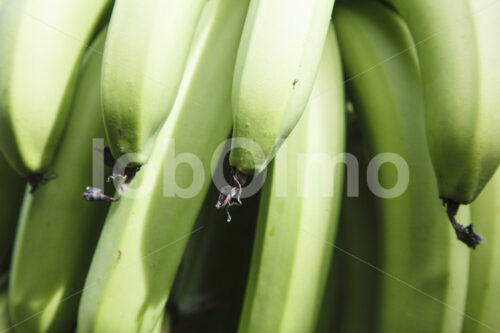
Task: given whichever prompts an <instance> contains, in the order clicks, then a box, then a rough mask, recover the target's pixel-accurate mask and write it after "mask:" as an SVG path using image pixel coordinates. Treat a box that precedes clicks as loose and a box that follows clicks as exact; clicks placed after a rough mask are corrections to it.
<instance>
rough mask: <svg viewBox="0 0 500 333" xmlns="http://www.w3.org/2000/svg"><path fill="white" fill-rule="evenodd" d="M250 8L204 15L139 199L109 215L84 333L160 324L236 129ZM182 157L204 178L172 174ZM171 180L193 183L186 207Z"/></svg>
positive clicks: (90, 281) (226, 1) (212, 4)
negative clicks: (234, 98)
mask: <svg viewBox="0 0 500 333" xmlns="http://www.w3.org/2000/svg"><path fill="white" fill-rule="evenodd" d="M247 7H248V2H247V1H233V0H212V1H209V2H208V3H207V5H206V7H205V8H204V10H203V14H202V18H201V26H200V27H199V29H198V31H197V33H196V37H195V42H194V44H193V45H194V46H193V49H192V50H191V53H190V56H189V58H188V63H187V67H186V71H185V74H184V78H183V80H182V82H181V86H180V88H179V93H178V97H177V100H176V102H175V104H174V107H173V109H172V111H171V113H170V115H169V116H168V118H167V121H166V122H165V124H164V125H163V127H162V129H161V130H160V133H159V134H158V136H157V140H156V143H155V145H154V147H153V150H152V153H151V156H150V159H149V160H148V163H147V164H145V165H144V166H143V168H144V170H143V171H142V172H140V173H138V174H137V176H136V177H135V178H134V180H133V182H132V183H131V186H134V187H135V188H136V191H137V193H136V195H135V196H134V198H132V197H131V196H130V193H129V195H124V197H122V199H121V200H120V201H119V202H117V203H115V204H113V206H112V207H111V210H110V212H109V214H108V217H107V220H106V224H105V226H104V229H103V232H102V233H101V237H100V240H99V244H98V247H97V250H96V253H95V255H94V259H93V261H92V265H91V268H90V271H89V274H88V276H87V281H86V287H85V290H84V292H83V296H82V302H81V304H80V310H79V317H78V326H77V331H78V332H79V333H84V332H94V333H98V332H106V333H107V332H124V333H125V332H149V331H150V330H151V329H152V328H153V327H154V326H155V324H156V323H157V321H158V320H159V318H160V317H161V316H163V312H164V311H163V310H164V307H165V303H166V301H167V297H168V296H169V293H170V289H171V286H172V283H173V280H174V277H175V274H176V271H177V269H178V266H179V264H180V261H181V259H182V254H183V252H184V249H185V246H186V243H187V238H188V236H189V235H190V233H192V232H193V231H192V227H193V224H194V222H195V220H196V216H197V213H198V211H199V209H200V207H201V205H202V203H203V199H204V198H205V194H206V191H207V190H208V186H209V183H210V178H211V177H210V176H211V172H210V160H211V158H212V155H213V154H214V151H215V150H216V148H217V147H218V145H220V144H221V142H222V143H223V142H224V141H225V140H226V139H227V137H228V136H229V132H230V129H231V112H230V93H231V83H232V77H233V70H234V62H235V59H236V53H237V46H238V43H239V40H240V37H241V31H242V30H243V24H244V18H245V15H246V12H247ZM214 82H217V84H214ZM181 153H189V154H190V155H191V154H192V155H194V156H196V157H197V158H198V159H199V160H200V161H201V165H199V166H200V170H191V168H190V167H189V166H186V165H183V166H182V167H181V166H179V167H178V168H177V170H171V169H169V168H172V167H175V166H173V163H171V162H172V160H171V159H169V158H167V157H169V156H176V155H178V154H181ZM164 168H166V170H164ZM169 170H170V171H169ZM197 171H198V172H199V173H201V172H202V171H203V172H204V177H203V179H200V174H199V173H198V172H197ZM172 174H175V180H176V181H177V182H176V183H177V184H179V185H178V186H181V187H182V188H187V187H192V185H193V183H195V182H196V183H197V184H198V185H199V187H198V188H197V189H196V191H195V190H194V189H193V190H192V192H196V193H190V194H192V195H189V194H187V196H189V197H190V198H189V199H188V198H184V197H182V196H183V195H184V194H182V195H177V194H175V193H170V194H169V193H167V192H166V191H171V188H170V187H169V186H170V183H169V182H168V181H166V180H165V176H164V175H167V176H168V175H172ZM129 190H130V188H129ZM127 192H128V191H127ZM127 192H125V193H127ZM195 231H196V230H195ZM124 290H128V291H127V292H125V293H124V292H123V291H124Z"/></svg>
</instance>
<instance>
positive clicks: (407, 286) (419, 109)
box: [334, 1, 470, 333]
mask: <svg viewBox="0 0 500 333" xmlns="http://www.w3.org/2000/svg"><path fill="white" fill-rule="evenodd" d="M334 18H335V19H334V23H335V27H336V28H337V34H338V36H339V44H340V49H341V51H342V59H343V63H344V69H345V72H346V74H347V80H348V82H349V84H348V91H349V94H350V96H351V98H352V101H353V104H354V107H355V110H356V111H357V113H358V115H359V117H360V121H361V124H362V127H363V135H364V138H365V139H366V142H368V143H369V144H370V149H371V152H372V157H374V160H372V161H370V164H372V163H373V165H374V166H376V167H377V168H375V169H374V170H376V171H378V172H377V173H375V174H372V175H371V176H370V174H368V181H369V182H376V181H377V180H378V182H379V185H380V186H381V187H380V188H377V187H374V186H371V187H370V189H371V190H372V192H373V193H374V195H375V194H377V195H378V198H377V209H378V211H379V212H380V213H379V218H380V221H381V225H380V237H381V238H380V239H381V241H380V248H379V258H380V260H379V266H378V267H379V268H380V270H381V271H382V272H383V275H381V277H380V285H379V292H378V297H377V299H378V306H377V309H379V311H378V313H377V319H376V322H377V324H378V327H377V331H380V332H447V333H448V332H459V331H460V329H461V323H462V312H463V310H464V308H465V296H466V290H467V288H466V287H467V276H468V264H469V251H468V250H467V248H465V247H464V246H462V245H461V244H459V243H458V242H456V241H455V240H454V235H453V233H452V232H451V231H450V230H449V228H448V227H447V225H446V223H445V222H446V216H445V214H444V213H443V211H442V207H440V204H439V202H438V201H436V200H435V198H436V196H437V195H438V187H437V184H436V180H435V177H434V173H433V170H432V163H431V161H430V158H429V155H428V152H427V148H426V145H425V143H426V138H425V124H424V123H425V121H424V98H423V93H422V88H421V81H420V75H419V72H418V61H417V55H416V53H415V52H414V50H413V49H411V45H413V41H412V38H411V35H410V33H409V31H408V28H407V27H406V25H405V23H404V22H403V20H402V19H400V17H399V16H398V15H397V14H396V13H394V12H393V11H391V10H390V9H388V8H386V7H385V6H383V5H381V4H379V3H377V2H370V1H346V2H342V3H338V6H336V8H335V11H334ZM403 50H406V52H402V51H403ZM382 153H390V154H391V155H390V156H391V159H390V160H388V161H392V162H393V163H391V164H393V165H391V164H388V165H385V163H382V162H381V161H382V160H381V159H380V158H381V157H380V156H383V155H378V154H382ZM394 166H396V167H397V168H395V167H394ZM406 168H407V169H406ZM405 169H406V170H407V171H408V173H407V176H408V178H407V180H408V183H407V185H408V186H407V187H405V182H404V178H405V176H404V174H405V171H404V170H405ZM377 175H378V177H377ZM401 179H403V182H401ZM398 184H400V185H398ZM369 185H370V183H369ZM393 188H399V189H398V190H397V192H396V191H395V192H393V193H389V192H388V191H390V189H393ZM374 189H375V190H376V192H374ZM389 195H390V196H389ZM459 216H460V217H462V218H463V219H464V220H469V219H470V212H469V210H468V207H465V208H463V209H462V210H461V211H460V214H459ZM440 302H442V303H440ZM443 304H445V305H443Z"/></svg>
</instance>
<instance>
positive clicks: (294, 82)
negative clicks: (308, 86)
mask: <svg viewBox="0 0 500 333" xmlns="http://www.w3.org/2000/svg"><path fill="white" fill-rule="evenodd" d="M298 82H299V80H297V79H295V80H293V83H292V85H293V87H294V88H295V85H296V84H297V83H298Z"/></svg>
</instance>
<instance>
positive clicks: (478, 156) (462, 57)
mask: <svg viewBox="0 0 500 333" xmlns="http://www.w3.org/2000/svg"><path fill="white" fill-rule="evenodd" d="M387 1H388V2H389V3H390V4H391V5H392V6H394V8H395V9H396V10H397V11H398V13H399V14H401V16H402V17H403V18H404V19H405V21H406V22H407V24H408V28H409V30H410V33H411V34H412V36H413V39H414V44H415V46H416V49H417V53H418V58H419V61H420V72H421V75H422V82H423V87H424V96H425V118H426V132H427V140H428V147H429V151H430V154H431V158H432V163H433V166H434V171H435V173H436V179H437V182H438V186H439V196H440V198H442V199H443V200H444V202H445V203H446V204H447V205H448V215H449V216H450V220H451V221H452V223H453V224H454V228H455V230H456V233H457V237H458V238H459V239H460V240H462V241H463V242H465V243H466V244H467V245H468V246H470V247H475V246H476V245H477V244H479V242H480V241H481V238H480V237H478V236H477V235H475V234H474V231H473V230H472V226H469V227H468V228H464V227H462V226H458V225H456V222H455V221H454V215H455V214H456V211H457V210H458V205H463V204H469V203H471V202H472V201H473V200H474V199H475V198H476V197H477V195H478V194H479V193H480V192H481V190H482V189H483V187H484V186H485V185H486V183H487V182H488V180H489V179H490V178H491V177H492V176H493V174H494V172H495V170H496V169H497V167H498V165H499V164H500V144H499V143H498V137H497V135H498V132H499V131H500V113H499V112H498V110H499V108H500V95H499V94H498V91H500V80H499V79H498V78H499V77H500V66H498V64H499V63H500V36H499V34H498V33H497V32H498V31H499V29H500V4H499V3H498V1H488V0H477V1H476V0H443V1H432V0H419V1H407V0H387ZM401 51H403V50H401Z"/></svg>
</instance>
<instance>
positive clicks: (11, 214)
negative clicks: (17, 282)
mask: <svg viewBox="0 0 500 333" xmlns="http://www.w3.org/2000/svg"><path fill="white" fill-rule="evenodd" d="M25 187H26V182H25V181H24V180H23V179H22V178H21V177H19V176H18V175H17V174H16V172H15V171H14V170H12V169H11V167H10V166H9V165H8V163H7V160H6V159H5V158H4V157H3V155H2V153H0V203H1V205H2V209H0V275H2V273H4V272H5V271H7V269H8V267H9V262H10V255H11V250H12V245H13V243H14V235H15V232H16V225H17V218H18V215H19V210H20V208H21V202H22V199H23V193H24V189H25Z"/></svg>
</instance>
